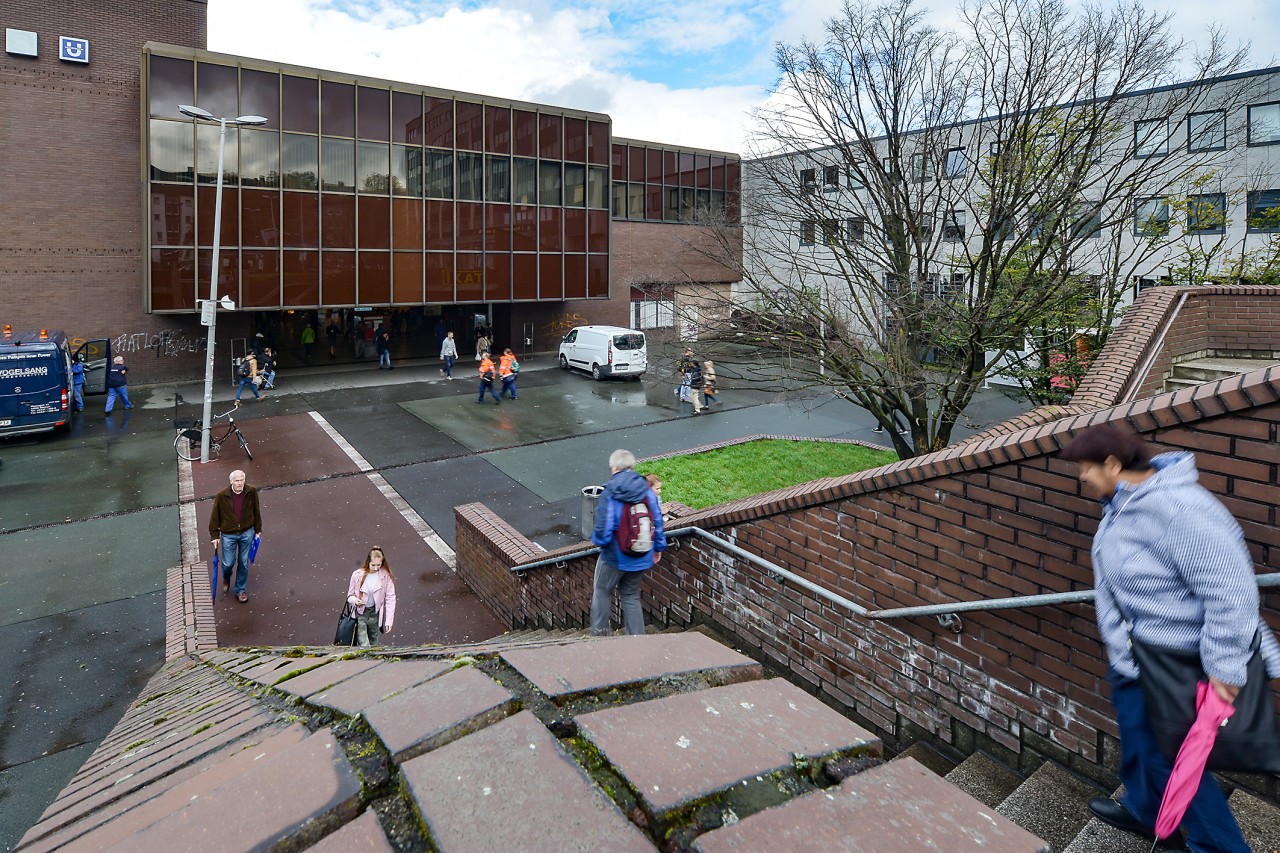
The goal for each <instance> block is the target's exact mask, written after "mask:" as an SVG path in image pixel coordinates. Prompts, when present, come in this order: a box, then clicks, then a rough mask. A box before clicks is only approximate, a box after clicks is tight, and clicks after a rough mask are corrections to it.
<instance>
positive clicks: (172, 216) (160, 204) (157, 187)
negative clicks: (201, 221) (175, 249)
mask: <svg viewBox="0 0 1280 853" xmlns="http://www.w3.org/2000/svg"><path fill="white" fill-rule="evenodd" d="M195 242H196V196H195V190H193V189H192V188H191V187H189V186H186V187H175V186H169V185H166V184H152V186H151V245H153V246H194V245H195Z"/></svg>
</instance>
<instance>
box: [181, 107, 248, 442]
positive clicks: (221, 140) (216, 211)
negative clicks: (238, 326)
mask: <svg viewBox="0 0 1280 853" xmlns="http://www.w3.org/2000/svg"><path fill="white" fill-rule="evenodd" d="M178 112H180V113H182V114H183V115H184V116H190V117H191V118H193V119H195V120H196V121H197V122H202V121H207V122H214V123H216V124H217V125H218V183H217V190H216V191H215V192H214V202H213V263H212V265H211V266H210V269H209V301H208V302H206V303H205V305H206V306H207V307H206V308H205V309H204V311H207V312H208V313H207V314H205V315H203V316H202V318H201V319H202V320H204V319H206V318H207V320H208V326H209V339H208V341H207V343H206V344H205V363H204V419H203V420H202V421H201V425H202V429H201V430H200V461H201V462H208V461H209V429H210V428H211V427H212V424H211V423H210V421H211V420H213V360H214V357H213V347H214V329H215V323H216V321H217V317H218V251H219V250H220V249H221V247H222V162H223V155H224V153H225V151H226V148H227V125H229V124H230V125H233V126H237V127H238V126H240V125H256V124H266V123H267V119H266V117H264V116H253V115H249V116H236V117H235V118H218V117H217V116H215V115H214V114H213V113H211V112H209V111H208V110H204V109H201V108H200V107H193V106H191V105H189V104H180V105H179V106H178ZM196 148H197V150H199V146H196ZM199 268H200V266H199V264H197V265H196V269H199Z"/></svg>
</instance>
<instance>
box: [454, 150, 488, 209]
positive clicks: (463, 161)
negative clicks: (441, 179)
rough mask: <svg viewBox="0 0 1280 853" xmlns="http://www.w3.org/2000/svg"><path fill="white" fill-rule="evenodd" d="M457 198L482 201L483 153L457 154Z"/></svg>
mask: <svg viewBox="0 0 1280 853" xmlns="http://www.w3.org/2000/svg"><path fill="white" fill-rule="evenodd" d="M458 200H459V201H484V155H482V154H462V153H459V154H458Z"/></svg>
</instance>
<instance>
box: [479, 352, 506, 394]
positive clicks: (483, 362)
mask: <svg viewBox="0 0 1280 853" xmlns="http://www.w3.org/2000/svg"><path fill="white" fill-rule="evenodd" d="M495 376H496V371H495V369H494V366H493V359H492V358H490V357H489V351H488V350H485V351H484V352H482V353H480V397H479V399H477V400H476V402H477V403H483V402H484V392H485V389H486V388H487V389H489V393H490V394H492V395H493V403H494V405H497V404H499V403H501V402H502V400H501V399H499V398H498V392H497V391H495V390H493V380H494V377H495Z"/></svg>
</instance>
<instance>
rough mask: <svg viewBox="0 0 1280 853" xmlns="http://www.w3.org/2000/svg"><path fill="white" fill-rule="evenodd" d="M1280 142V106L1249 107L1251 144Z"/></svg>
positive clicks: (1260, 105) (1261, 105) (1262, 105)
mask: <svg viewBox="0 0 1280 853" xmlns="http://www.w3.org/2000/svg"><path fill="white" fill-rule="evenodd" d="M1272 142H1280V104H1259V105H1258V106H1254V107H1249V144H1250V145H1264V144H1268V143H1272Z"/></svg>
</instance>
